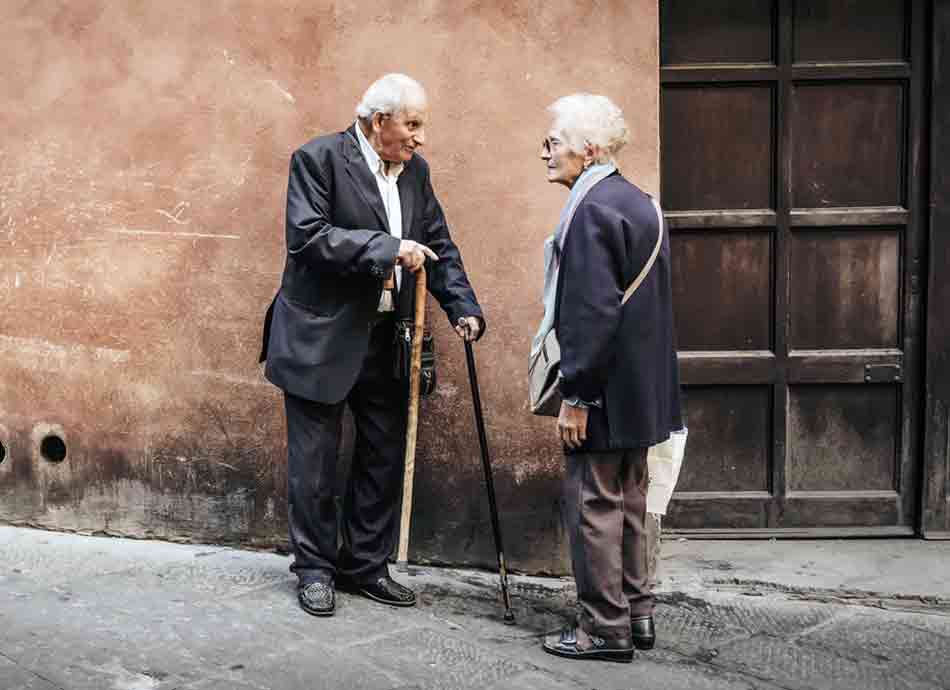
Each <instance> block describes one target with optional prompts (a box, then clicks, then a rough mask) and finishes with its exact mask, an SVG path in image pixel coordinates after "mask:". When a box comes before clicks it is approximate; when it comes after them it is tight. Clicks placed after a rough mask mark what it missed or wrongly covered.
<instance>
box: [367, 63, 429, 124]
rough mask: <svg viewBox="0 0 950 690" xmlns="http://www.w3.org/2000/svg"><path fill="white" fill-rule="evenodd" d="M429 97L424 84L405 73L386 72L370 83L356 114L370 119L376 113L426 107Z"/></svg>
mask: <svg viewBox="0 0 950 690" xmlns="http://www.w3.org/2000/svg"><path fill="white" fill-rule="evenodd" d="M427 102H428V99H427V98H426V92H425V89H423V88H422V84H420V83H419V82H417V81H416V80H415V79H413V78H412V77H407V76H406V75H405V74H398V73H395V72H394V73H392V74H386V75H383V76H382V77H380V78H379V79H377V80H376V81H374V82H373V83H372V84H370V87H369V88H368V89H366V93H364V94H363V99H362V100H361V101H360V102H359V104H358V105H357V106H356V116H357V117H358V118H360V119H362V120H369V119H371V118H372V117H373V114H374V113H382V114H383V115H396V114H397V113H404V112H406V111H407V110H410V109H412V108H425V107H426V104H427Z"/></svg>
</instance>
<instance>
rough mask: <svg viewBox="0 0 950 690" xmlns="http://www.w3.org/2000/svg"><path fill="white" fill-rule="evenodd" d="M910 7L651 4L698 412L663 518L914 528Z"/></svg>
mask: <svg viewBox="0 0 950 690" xmlns="http://www.w3.org/2000/svg"><path fill="white" fill-rule="evenodd" d="M700 5H701V7H702V9H699V7H700ZM914 7H917V6H916V5H913V4H912V3H910V2H894V1H892V0H887V1H885V0H871V1H869V2H864V1H862V2H847V1H840V0H839V1H837V2H831V1H818V0H775V1H774V2H736V1H733V2H730V1H727V0H719V1H716V2H708V3H701V4H700V3H693V2H689V1H688V0H673V1H670V0H665V1H664V2H662V3H661V21H662V24H661V57H662V65H661V84H662V86H661V89H662V93H661V166H662V167H661V187H662V188H661V201H662V204H663V207H664V210H665V212H666V215H667V221H668V226H669V227H670V233H671V242H672V249H673V280H674V288H673V289H674V300H675V306H674V309H675V318H676V324H677V332H678V342H679V346H680V371H681V376H682V380H683V384H684V397H685V401H686V402H685V408H686V419H687V423H688V425H689V427H690V440H689V449H688V453H687V461H686V466H685V467H684V469H683V474H682V475H681V477H682V478H681V481H680V484H679V486H678V490H677V492H676V494H675V495H674V499H673V503H672V504H671V508H670V514H669V520H668V524H671V525H672V526H673V527H674V528H676V529H680V530H687V531H692V530H702V531H704V532H705V533H725V534H732V533H742V534H747V533H750V532H761V533H764V534H768V533H776V534H855V533H859V534H892V533H900V534H903V533H907V532H909V531H911V530H912V525H913V515H914V510H915V507H916V505H915V500H916V499H915V493H914V491H913V486H914V485H915V477H916V476H917V475H916V473H917V471H918V467H917V466H916V465H915V463H914V458H915V457H916V456H915V449H916V448H917V447H918V443H919V439H918V438H917V435H918V434H917V426H918V422H919V416H918V414H919V413H918V407H919V405H918V402H919V399H920V383H921V382H920V378H919V376H918V372H919V364H918V357H919V355H918V343H919V327H918V324H919V319H920V315H919V313H920V300H919V290H918V287H917V282H915V281H917V280H918V277H917V274H918V271H919V258H920V255H921V252H922V233H921V230H920V222H919V218H920V207H921V203H922V201H921V198H920V194H919V186H918V185H917V183H916V180H917V178H918V177H919V173H920V165H921V163H920V157H919V155H917V151H918V150H919V141H920V136H921V126H920V121H921V102H922V95H921V94H922V84H923V81H922V79H921V76H920V75H921V70H922V66H923V60H922V55H923V53H922V50H921V39H922V35H923V27H924V22H923V17H922V15H921V14H920V13H919V12H917V11H914V12H912V9H913V8H914Z"/></svg>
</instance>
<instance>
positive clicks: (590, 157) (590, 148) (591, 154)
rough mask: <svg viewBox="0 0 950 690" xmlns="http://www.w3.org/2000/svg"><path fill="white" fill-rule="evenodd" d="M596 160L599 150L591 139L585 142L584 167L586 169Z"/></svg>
mask: <svg viewBox="0 0 950 690" xmlns="http://www.w3.org/2000/svg"><path fill="white" fill-rule="evenodd" d="M596 160H597V151H596V150H595V149H594V145H593V144H591V143H590V142H589V141H586V142H584V169H585V170H586V169H587V168H589V167H590V166H592V165H593V164H594V161H596Z"/></svg>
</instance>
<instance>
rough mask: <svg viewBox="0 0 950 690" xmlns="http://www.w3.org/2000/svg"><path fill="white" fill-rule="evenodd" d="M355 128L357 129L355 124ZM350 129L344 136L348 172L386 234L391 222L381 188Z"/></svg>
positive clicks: (353, 132) (351, 128) (354, 132)
mask: <svg viewBox="0 0 950 690" xmlns="http://www.w3.org/2000/svg"><path fill="white" fill-rule="evenodd" d="M353 127H356V125H355V124H354V125H353ZM353 127H350V128H349V129H348V130H347V131H346V132H345V133H344V135H343V150H344V151H345V152H346V171H347V172H348V173H349V174H350V177H352V178H353V181H354V182H355V183H356V190H357V191H358V192H359V193H360V196H362V197H363V201H365V202H366V204H367V205H368V206H369V207H370V208H371V209H373V211H374V212H375V213H376V217H377V218H378V219H379V222H380V223H382V224H383V227H384V228H385V229H386V232H391V230H390V229H389V221H388V220H387V219H386V209H385V207H383V198H382V197H381V196H380V195H379V187H378V186H377V184H376V180H375V179H374V178H373V174H372V173H371V172H370V171H369V166H368V165H366V159H365V158H363V152H362V151H360V146H359V143H358V142H357V140H356V131H355V130H354V129H353Z"/></svg>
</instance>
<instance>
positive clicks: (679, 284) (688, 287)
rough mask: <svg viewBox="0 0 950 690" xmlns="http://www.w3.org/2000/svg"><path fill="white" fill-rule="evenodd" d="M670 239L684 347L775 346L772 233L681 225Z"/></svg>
mask: <svg viewBox="0 0 950 690" xmlns="http://www.w3.org/2000/svg"><path fill="white" fill-rule="evenodd" d="M671 240H672V245H671V246H672V252H673V254H674V255H675V256H676V257H677V260H676V263H675V264H674V265H673V269H674V272H673V304H674V309H675V311H676V322H677V323H678V324H679V325H680V329H679V330H678V331H677V334H676V335H677V341H678V344H679V348H680V350H768V349H770V347H771V334H772V301H771V300H770V299H769V295H770V294H771V292H772V237H771V233H769V232H767V231H766V232H763V231H743V230H735V231H725V232H720V231H713V230H701V231H682V232H677V233H675V234H674V235H672V236H671Z"/></svg>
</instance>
